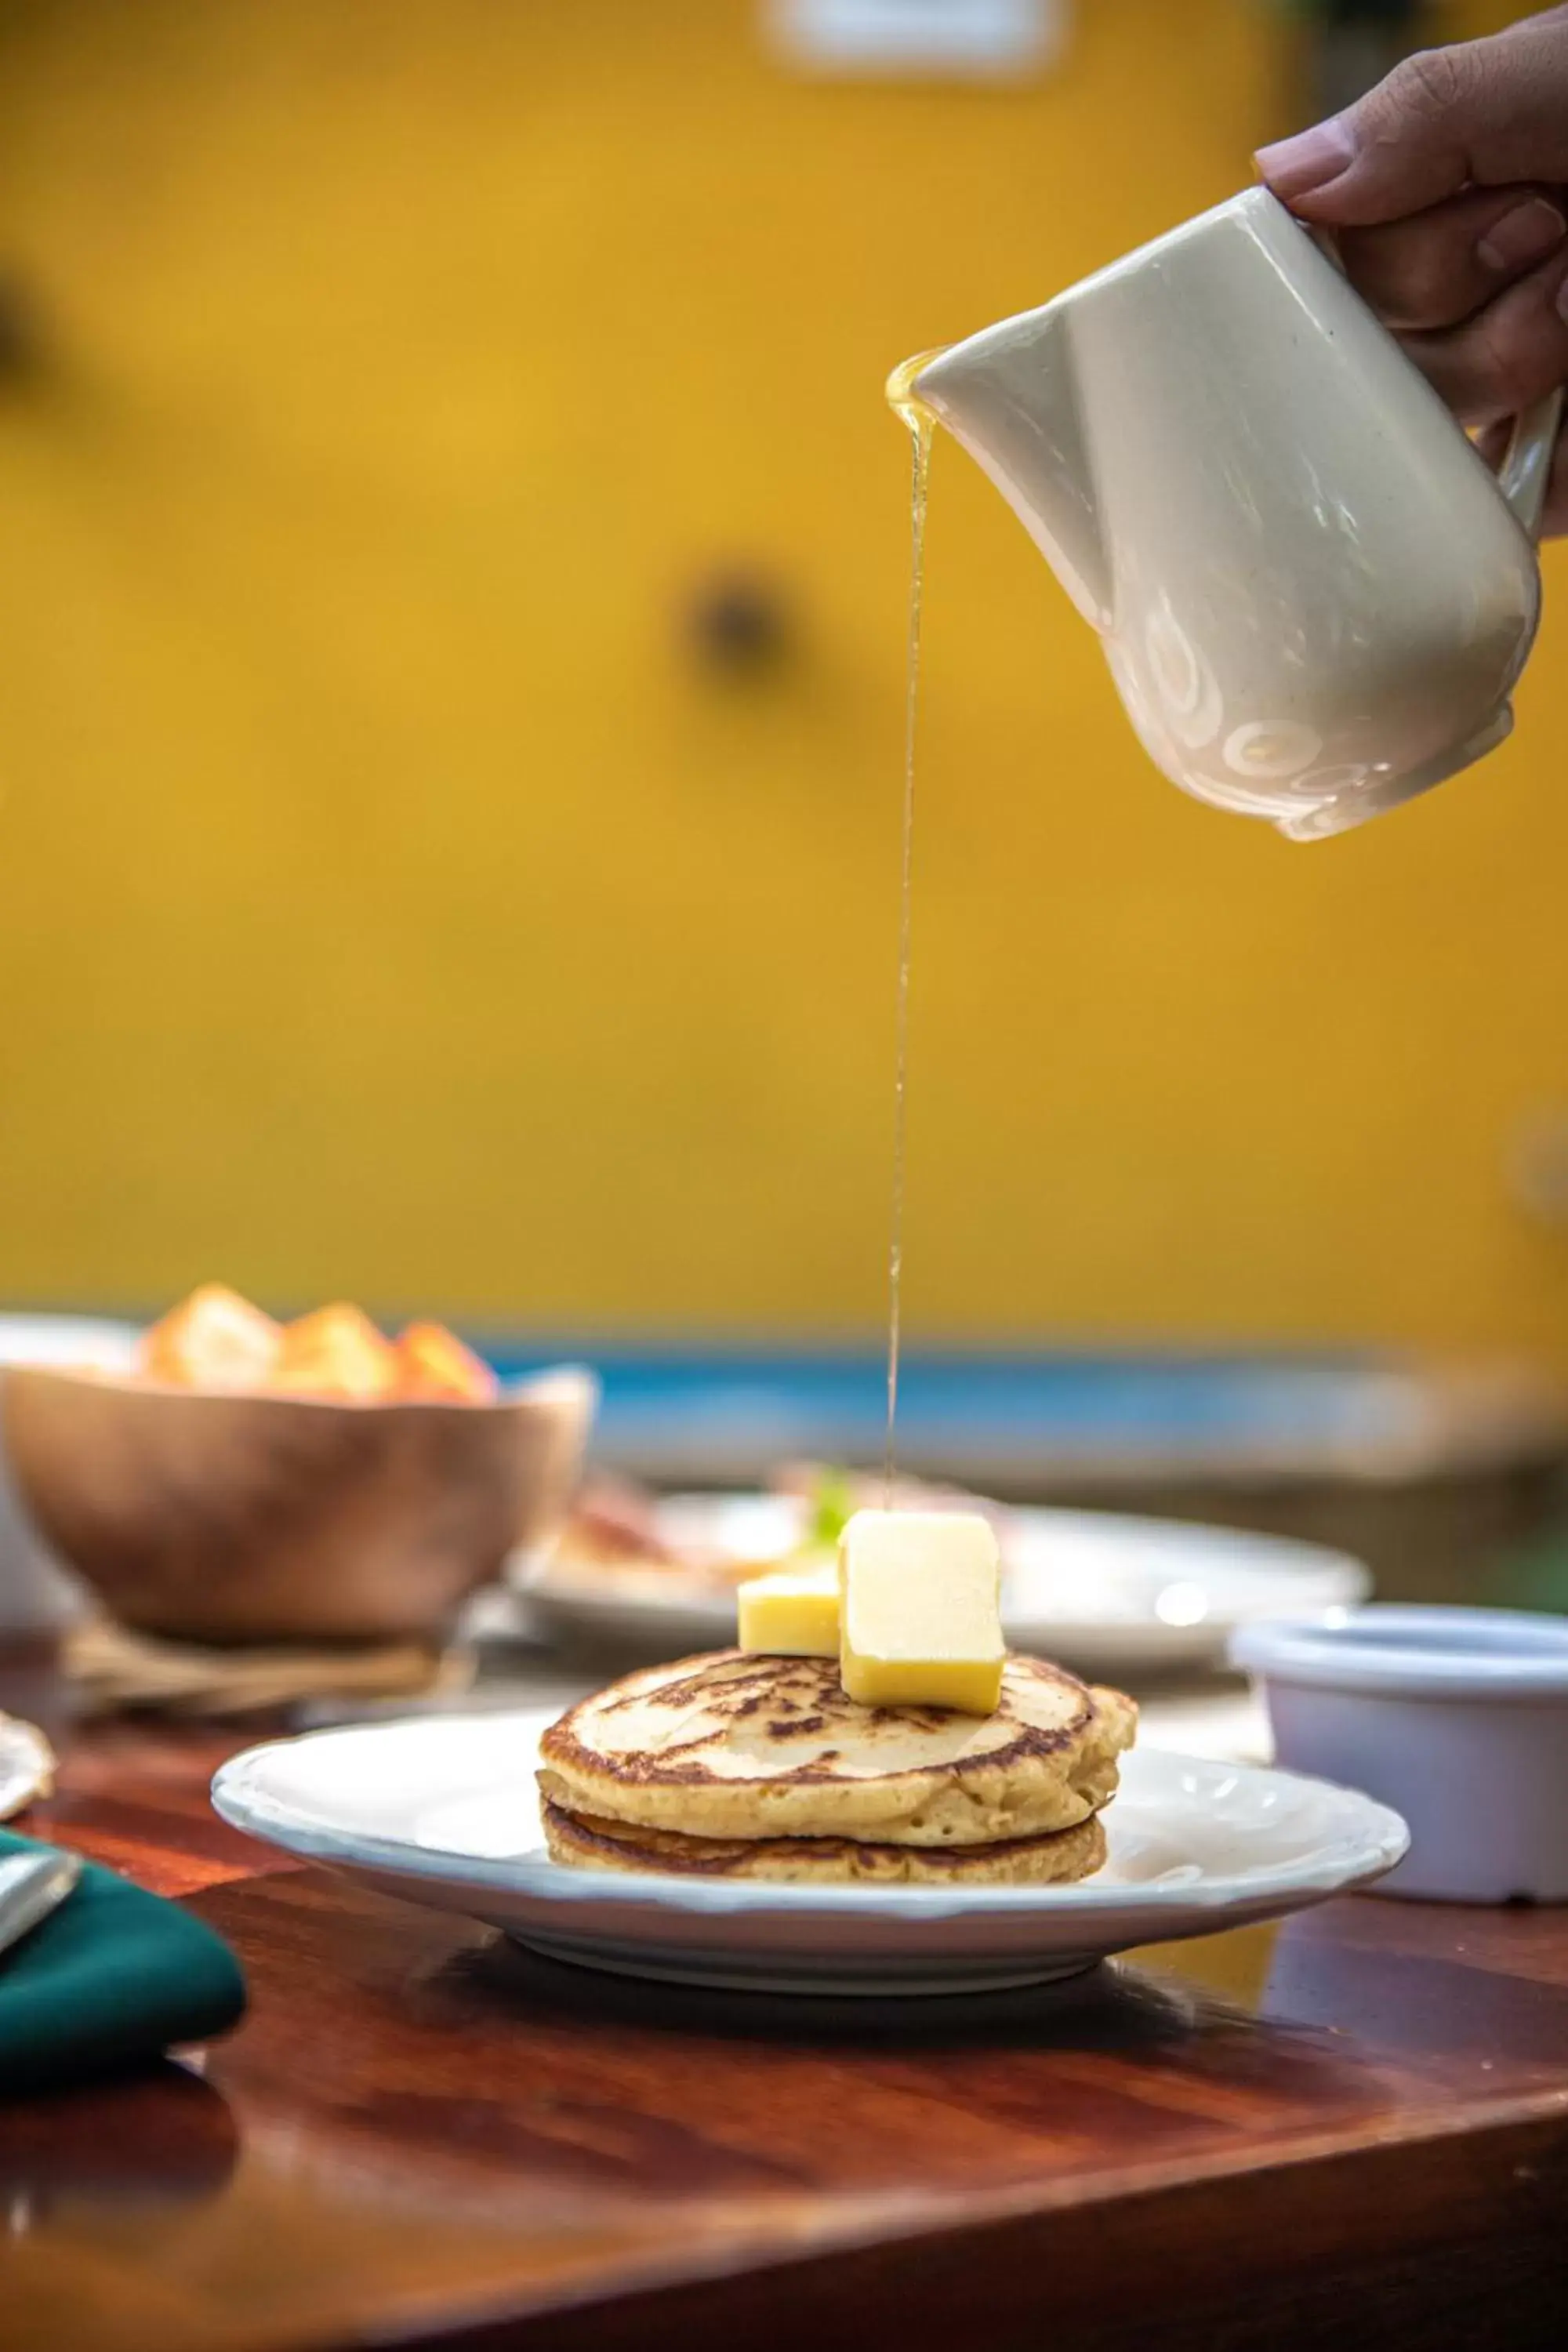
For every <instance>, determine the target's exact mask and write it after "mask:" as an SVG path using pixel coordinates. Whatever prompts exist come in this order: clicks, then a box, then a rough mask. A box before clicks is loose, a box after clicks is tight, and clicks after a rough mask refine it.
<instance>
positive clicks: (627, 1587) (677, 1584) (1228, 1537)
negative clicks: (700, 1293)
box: [526, 1495, 1372, 1677]
mask: <svg viewBox="0 0 1568 2352" xmlns="http://www.w3.org/2000/svg"><path fill="white" fill-rule="evenodd" d="M657 1524H658V1531H659V1533H660V1535H661V1536H662V1537H663V1538H664V1539H665V1540H666V1542H668V1543H669V1544H670V1545H671V1546H672V1547H674V1548H676V1549H680V1550H682V1551H693V1550H695V1551H701V1552H706V1553H709V1554H710V1555H712V1556H713V1557H715V1558H716V1559H723V1560H727V1561H730V1562H733V1563H741V1564H749V1565H750V1566H751V1567H752V1569H753V1570H754V1571H755V1572H757V1573H761V1572H762V1571H763V1570H764V1569H766V1568H768V1567H771V1566H774V1565H776V1564H777V1562H778V1561H779V1559H781V1558H782V1557H783V1556H784V1554H786V1553H787V1552H788V1551H789V1550H790V1549H791V1548H792V1547H793V1546H794V1545H795V1543H797V1542H798V1541H799V1540H800V1537H801V1533H802V1530H803V1528H804V1526H805V1507H804V1506H803V1505H801V1504H799V1503H797V1502H796V1501H795V1500H794V1499H793V1498H792V1497H790V1496H779V1495H672V1496H668V1497H667V1498H666V1499H665V1500H664V1501H663V1502H662V1503H660V1504H659V1506H658V1514H657ZM1002 1528H1003V1538H1002V1540H1003V1550H1004V1554H1005V1560H1006V1571H1005V1577H1004V1580H1003V1601H1002V1613H1003V1618H1004V1622H1005V1631H1006V1634H1007V1639H1008V1641H1009V1643H1011V1645H1012V1646H1013V1648H1014V1649H1016V1650H1030V1651H1036V1652H1043V1653H1044V1654H1047V1656H1050V1657H1053V1658H1056V1659H1058V1660H1059V1661H1060V1663H1061V1664H1063V1665H1065V1666H1068V1667H1071V1668H1073V1669H1074V1670H1075V1671H1077V1672H1079V1673H1081V1674H1088V1675H1107V1676H1112V1677H1114V1676H1115V1675H1133V1676H1138V1675H1178V1674H1180V1675H1186V1674H1192V1673H1194V1672H1197V1673H1202V1672H1205V1671H1208V1670H1210V1669H1212V1668H1214V1667H1216V1666H1220V1665H1222V1664H1224V1662H1225V1655H1226V1645H1227V1643H1228V1642H1229V1640H1230V1637H1231V1635H1232V1633H1235V1632H1236V1631H1237V1629H1238V1628H1239V1627H1241V1626H1243V1625H1248V1624H1252V1623H1255V1622H1257V1621H1258V1619H1260V1618H1266V1617H1310V1616H1313V1615H1315V1614H1317V1613H1319V1612H1322V1611H1327V1610H1330V1609H1348V1608H1352V1607H1353V1606H1354V1605H1355V1603H1356V1602H1357V1601H1364V1600H1365V1598H1366V1596H1367V1594H1368V1593H1369V1592H1370V1591H1371V1589H1372V1579H1371V1577H1370V1576H1369V1575H1368V1574H1367V1571H1366V1570H1365V1569H1364V1568H1363V1567H1362V1566H1361V1564H1360V1562H1359V1561H1357V1560H1353V1559H1348V1558H1347V1557H1346V1556H1345V1555H1344V1554H1343V1553H1342V1552H1335V1551H1328V1550H1324V1549H1320V1547H1319V1546H1318V1545H1316V1544H1306V1543H1296V1542H1292V1541H1290V1540H1289V1538H1286V1537H1283V1536H1264V1535H1251V1534H1247V1533H1244V1532H1239V1531H1237V1530H1236V1529H1233V1528H1208V1527H1192V1526H1187V1525H1184V1524H1182V1523H1180V1522H1178V1521H1176V1520H1168V1519H1140V1518H1128V1517H1120V1516H1118V1515H1116V1514H1114V1513H1111V1512H1108V1511H1037V1510H1012V1511H1008V1512H1006V1513H1005V1515H1004V1517H1003V1521H1002ZM526 1591H527V1595H528V1601H529V1604H530V1608H531V1613H532V1615H533V1617H534V1620H535V1622H536V1623H537V1624H538V1626H539V1629H540V1630H541V1631H542V1633H544V1634H545V1635H546V1636H547V1637H550V1638H553V1639H555V1640H558V1641H564V1642H569V1643H570V1642H584V1641H585V1642H589V1643H592V1644H593V1645H594V1646H595V1648H596V1649H599V1650H614V1651H616V1652H618V1653H620V1654H624V1655H625V1656H626V1657H628V1658H637V1659H639V1660H641V1659H648V1660H657V1659H659V1658H668V1657H679V1656H680V1655H682V1654H688V1653H690V1652H693V1651H699V1650H712V1649H721V1648H723V1647H724V1646H725V1645H726V1644H727V1643H731V1642H732V1641H733V1640H734V1638H735V1604H734V1601H733V1600H732V1598H731V1596H730V1594H729V1593H728V1592H727V1591H724V1590H723V1589H722V1587H721V1586H720V1587H718V1588H717V1589H710V1588H709V1587H708V1586H706V1585H704V1583H703V1582H702V1580H700V1578H698V1577H694V1576H691V1575H688V1574H686V1573H684V1572H682V1571H681V1570H670V1569H657V1568H656V1569H651V1570H649V1569H630V1570H627V1569H582V1568H575V1567H574V1568H571V1569H568V1568H565V1567H560V1568H557V1567H555V1566H553V1565H552V1564H551V1563H550V1562H548V1561H546V1562H544V1563H543V1564H542V1565H540V1566H538V1567H536V1568H535V1569H534V1570H532V1571H531V1574H530V1575H529V1576H528V1578H527V1580H526Z"/></svg>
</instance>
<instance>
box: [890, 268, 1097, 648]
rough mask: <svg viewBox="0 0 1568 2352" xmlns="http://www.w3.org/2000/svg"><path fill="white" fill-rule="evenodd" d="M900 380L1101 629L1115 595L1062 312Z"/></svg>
mask: <svg viewBox="0 0 1568 2352" xmlns="http://www.w3.org/2000/svg"><path fill="white" fill-rule="evenodd" d="M900 380H903V382H902V388H903V391H904V394H905V396H906V398H907V399H908V400H909V401H910V403H911V404H916V405H918V406H920V407H922V408H925V409H927V410H929V411H930V413H931V415H933V416H935V417H936V418H937V419H938V421H939V422H940V423H941V424H942V425H945V426H946V428H947V430H948V431H949V432H950V433H951V434H952V436H953V438H954V440H955V441H957V442H959V443H960V444H961V446H963V448H965V449H967V450H968V452H969V454H970V456H971V457H973V459H974V461H975V463H976V465H978V466H979V467H980V468H981V470H982V471H983V472H984V474H986V475H987V476H988V477H989V478H990V479H991V480H992V481H993V482H994V484H995V485H996V488H998V489H999V490H1000V491H1001V493H1002V495H1003V497H1004V498H1005V499H1006V501H1007V503H1008V505H1009V506H1010V507H1011V508H1012V509H1013V511H1014V513H1015V514H1016V516H1017V517H1018V520H1019V521H1020V522H1021V523H1022V524H1023V526H1024V528H1025V530H1026V531H1027V532H1028V534H1029V536H1030V538H1031V539H1032V540H1033V541H1034V542H1035V544H1036V546H1037V548H1038V549H1039V550H1040V551H1041V553H1042V554H1043V555H1044V556H1045V558H1046V560H1047V562H1048V563H1049V564H1050V566H1051V568H1052V570H1053V571H1054V572H1056V574H1057V577H1058V579H1059V580H1060V582H1061V583H1062V585H1063V586H1064V587H1065V588H1066V590H1067V592H1068V595H1069V596H1070V597H1071V598H1072V600H1073V602H1074V604H1076V605H1077V606H1078V608H1079V612H1080V613H1081V614H1083V616H1084V618H1085V620H1086V621H1088V622H1089V623H1090V625H1092V626H1093V627H1095V628H1097V629H1099V630H1101V631H1104V630H1105V629H1107V628H1109V626H1110V620H1111V614H1112V612H1113V609H1114V604H1115V595H1114V587H1113V582H1112V577H1111V570H1110V562H1109V561H1108V559H1107V555H1106V550H1105V544H1104V540H1103V537H1102V534H1101V530H1100V515H1099V510H1098V501H1097V499H1096V495H1095V486H1094V474H1093V468H1092V466H1091V464H1090V462H1089V448H1088V443H1087V440H1086V437H1085V435H1084V431H1083V422H1082V417H1081V415H1080V411H1079V395H1078V383H1077V371H1076V369H1075V367H1074V364H1073V353H1072V341H1071V328H1070V321H1069V320H1068V313H1067V310H1066V307H1065V306H1064V305H1062V304H1060V303H1047V306H1046V307H1045V309H1044V310H1036V311H1033V312H1031V313H1029V314H1028V315H1027V316H1026V317H1025V318H1022V319H1009V320H1004V321H1003V323H1002V324H1001V325H1000V326H998V327H988V328H987V329H986V330H985V331H984V333H982V334H978V335H971V336H970V337H969V338H968V340H967V341H964V342H962V343H953V344H952V345H950V347H949V348H948V349H947V350H946V351H943V352H937V353H935V354H934V356H932V357H931V358H929V359H927V360H925V361H924V362H919V361H914V362H907V363H906V366H905V367H904V368H903V369H900V370H899V371H897V372H896V373H895V377H894V382H895V383H898V382H900ZM889 390H890V388H889Z"/></svg>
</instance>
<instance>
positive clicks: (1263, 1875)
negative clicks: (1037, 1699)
mask: <svg viewBox="0 0 1568 2352" xmlns="http://www.w3.org/2000/svg"><path fill="white" fill-rule="evenodd" d="M549 1719H550V1718H549V1716H548V1714H547V1713H545V1712H544V1711H542V1710H536V1711H534V1712H532V1713H529V1714H517V1715H510V1716H483V1717H458V1718H456V1719H451V1720H447V1721H444V1722H432V1721H424V1722H412V1723H390V1724H377V1725H375V1726H373V1727H356V1728H355V1729H353V1730H347V1731H319V1732H312V1733H310V1735H309V1736H308V1737H306V1738H301V1739H286V1740H275V1741H273V1742H271V1743H269V1744H268V1746H266V1747H264V1748H250V1749H248V1750H247V1752H246V1753H245V1754H244V1755H242V1756H237V1757H236V1758H235V1759H233V1760H232V1762H230V1763H228V1764H226V1765H225V1766H224V1768H223V1769H222V1770H221V1771H220V1772H219V1773H218V1776H217V1778H216V1780H215V1781H214V1783H213V1802H214V1804H215V1805H216V1808H217V1810H218V1811H219V1812H220V1813H221V1814H222V1816H223V1818H224V1820H225V1821H226V1822H232V1823H233V1824H234V1826H235V1827H236V1828H237V1829H240V1830H246V1831H248V1832H249V1833H250V1834H251V1835H252V1836H253V1837H259V1838H265V1839H267V1840H268V1841H269V1842H270V1843H272V1844H274V1845H280V1846H282V1847H284V1848H285V1849H286V1850H287V1851H288V1852H289V1853H297V1854H301V1855H305V1856H307V1857H308V1858H309V1859H310V1860H311V1861H314V1862H322V1863H327V1864H331V1866H332V1867H333V1868H335V1869H338V1870H342V1871H344V1872H346V1873H348V1874H349V1875H351V1876H352V1877H354V1878H358V1879H361V1880H363V1882H364V1883H365V1884H366V1885H371V1886H374V1887H377V1888H379V1889H380V1890H381V1891H382V1892H384V1893H385V1894H390V1895H402V1896H404V1897H405V1899H406V1900H407V1901H409V1902H413V1903H423V1904H427V1905H429V1906H433V1907H434V1908H435V1909H437V1910H443V1911H457V1912H461V1913H464V1914H466V1915H467V1916H469V1917H472V1918H476V1919H483V1920H486V1921H488V1922H489V1924H490V1925H491V1926H493V1927H502V1928H504V1929H505V1930H506V1932H507V1933H508V1935H510V1936H513V1937H516V1939H517V1940H518V1942H520V1943H521V1944H525V1945H527V1946H528V1947H529V1948H531V1950H534V1951H537V1952H541V1953H543V1954H544V1955H545V1956H546V1957H547V1958H552V1959H558V1960H568V1961H574V1962H575V1963H577V1964H578V1965H580V1966H583V1967H585V1968H591V1969H604V1970H607V1971H608V1972H609V1973H611V1974H613V1975H618V1976H633V1977H649V1978H655V1979H663V1980H667V1981H670V1982H674V1983H681V1984H700V1985H711V1986H722V1987H726V1988H729V1989H731V1990H755V1991H773V1992H824V1993H826V1992H832V1993H847V1992H858V1993H870V1994H879V1995H886V1994H890V1993H897V1994H905V1993H954V1992H975V1991H990V1990H1000V1989H1003V1988H1005V1987H1008V1986H1016V1985H1023V1984H1039V1983H1045V1982H1047V1981H1049V1980H1050V1979H1053V1978H1057V1977H1065V1976H1071V1975H1074V1974H1076V1973H1078V1972H1079V1970H1081V1969H1087V1968H1089V1967H1092V1966H1093V1964H1094V1962H1095V1961H1096V1960H1099V1959H1101V1958H1105V1957H1106V1956H1107V1955H1109V1954H1110V1953H1112V1952H1120V1951H1126V1950H1129V1949H1131V1948H1132V1947H1133V1946H1135V1945H1138V1944H1148V1943H1168V1942H1172V1941H1173V1940H1175V1939H1176V1938H1178V1937H1186V1936H1206V1935H1212V1934H1215V1933H1216V1932H1217V1931H1218V1930H1219V1929H1220V1928H1222V1927H1239V1926H1241V1925H1243V1924H1245V1923H1247V1922H1248V1921H1251V1920H1258V1919H1270V1918H1277V1917H1279V1916H1281V1915H1282V1914H1283V1913H1285V1912H1288V1911H1296V1910H1300V1908H1301V1907H1302V1906H1305V1905H1307V1904H1310V1903H1317V1902H1321V1900H1322V1899H1323V1898H1324V1897H1325V1896H1326V1895H1334V1894H1338V1893H1339V1892H1340V1891H1341V1890H1342V1889H1343V1888H1345V1887H1350V1886H1359V1885H1364V1884H1366V1883H1367V1882H1368V1881H1369V1880H1371V1879H1373V1878H1377V1877H1381V1875H1382V1874H1383V1873H1384V1871H1386V1870H1389V1869H1392V1868H1393V1866H1394V1864H1395V1863H1396V1862H1397V1861H1398V1860H1399V1858H1400V1856H1401V1854H1402V1853H1404V1852H1405V1844H1406V1843H1407V1839H1406V1832H1405V1824H1404V1822H1402V1821H1401V1820H1400V1818H1399V1816H1398V1815H1397V1813H1392V1812H1390V1811H1388V1810H1387V1809H1386V1807H1384V1806H1382V1805H1377V1804H1374V1803H1373V1801H1372V1800H1371V1799H1370V1798H1368V1797H1360V1796H1356V1795H1354V1794H1352V1792H1351V1791H1350V1790H1344V1789H1335V1788H1331V1787H1330V1786H1329V1784H1328V1783H1327V1782H1326V1781H1321V1780H1302V1779H1300V1778H1298V1777H1296V1776H1294V1775H1292V1774H1290V1773H1287V1772H1269V1771H1263V1770H1261V1769H1258V1768H1257V1767H1249V1766H1247V1765H1237V1764H1215V1763H1210V1762H1204V1761H1202V1760H1200V1759H1197V1758H1194V1757H1184V1756H1167V1755H1162V1754H1161V1753H1159V1752H1158V1751H1157V1750H1149V1751H1147V1752H1142V1753H1140V1752H1137V1751H1134V1753H1133V1754H1132V1755H1131V1756H1130V1757H1128V1758H1127V1759H1125V1761H1124V1767H1123V1779H1122V1788H1121V1795H1120V1796H1119V1797H1118V1798H1117V1800H1116V1801H1115V1803H1114V1804H1113V1805H1112V1806H1111V1807H1110V1811H1109V1812H1108V1813H1107V1815H1106V1830H1107V1833H1108V1836H1109V1839H1110V1861H1109V1862H1108V1864H1107V1865H1106V1867H1105V1868H1104V1869H1103V1870H1102V1871H1100V1873H1099V1874H1098V1875H1097V1876H1096V1877H1094V1878H1092V1879H1089V1880H1086V1881H1085V1882H1084V1883H1083V1884H1082V1885H1078V1886H1042V1887H1024V1886H1017V1887H975V1888H971V1889H966V1890H963V1891H960V1890H957V1889H954V1888H952V1887H919V1886H910V1887H904V1886H898V1887H865V1886H833V1887H817V1886H769V1885H758V1884H755V1883H750V1884H748V1883H745V1882H741V1883H736V1882H731V1883H728V1884H723V1883H715V1882H712V1881H703V1880H696V1881H693V1880H687V1879H681V1878H663V1877H655V1876H651V1875H650V1876H648V1877H646V1878H643V1877H622V1876H619V1875H615V1874H608V1873H600V1872H597V1871H591V1870H572V1869H568V1868H564V1867H563V1866H562V1865H560V1864H556V1863H552V1861H551V1860H550V1859H549V1857H548V1856H547V1854H546V1853H545V1852H544V1849H543V1845H542V1841H541V1836H540V1827H539V1811H538V1805H537V1801H536V1798H535V1793H534V1784H533V1768H534V1759H535V1756H536V1753H537V1748H538V1742H539V1738H540V1734H541V1733H542V1730H543V1728H544V1727H545V1724H546V1723H547V1722H548V1721H549Z"/></svg>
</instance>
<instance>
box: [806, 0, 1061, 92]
mask: <svg viewBox="0 0 1568 2352" xmlns="http://www.w3.org/2000/svg"><path fill="white" fill-rule="evenodd" d="M767 16H768V22H769V29H770V31H771V32H772V34H773V39H774V41H775V43H776V45H777V46H778V47H779V48H780V49H781V50H782V51H783V52H784V55H785V56H786V57H787V58H790V59H791V60H792V62H794V63H795V64H797V65H802V66H805V67H807V68H810V69H811V70H813V71H815V72H817V73H837V74H846V75H851V76H855V77H864V76H871V75H875V76H883V75H889V74H898V75H906V74H907V75H918V76H921V77H928V78H929V77H947V78H952V79H963V80H968V81H973V80H982V81H994V80H1005V81H1016V80H1018V79H1022V78H1024V77H1026V76H1028V75H1031V74H1034V73H1037V72H1038V71H1039V69H1040V68H1042V67H1044V66H1046V65H1048V64H1050V63H1051V62H1053V61H1054V59H1055V58H1057V57H1058V55H1059V53H1060V50H1061V47H1062V44H1063V41H1064V39H1065V37H1066V32H1067V0H767Z"/></svg>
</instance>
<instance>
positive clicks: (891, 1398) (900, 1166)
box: [882, 352, 935, 1510]
mask: <svg viewBox="0 0 1568 2352" xmlns="http://www.w3.org/2000/svg"><path fill="white" fill-rule="evenodd" d="M934 357H935V353H934V352H922V353H921V356H920V357H919V358H918V359H913V360H906V361H905V362H903V364H902V366H901V367H898V368H895V369H894V371H893V373H892V374H891V375H890V376H889V379H888V402H889V406H890V407H891V408H892V410H893V413H894V415H897V416H898V417H900V419H901V420H902V422H903V423H904V424H905V425H907V426H908V427H909V432H910V451H911V479H910V621H909V651H908V668H907V673H906V683H905V688H904V800H903V821H902V849H901V854H900V880H899V986H898V1012H897V1021H896V1043H895V1045H894V1050H893V1193H892V1211H891V1217H890V1221H889V1242H888V1433H887V1442H886V1444H885V1447H884V1450H883V1454H882V1507H883V1509H884V1510H891V1508H892V1502H893V1476H894V1472H895V1470H896V1468H897V1463H898V1420H899V1361H900V1343H901V1339H902V1330H903V1279H904V1162H905V1157H906V1144H907V1135H908V1110H909V1103H908V1097H909V1057H910V1056H909V1049H910V939H911V934H912V929H913V914H914V834H915V728H916V722H917V720H918V718H919V715H920V679H921V592H922V589H923V587H924V583H925V530H926V491H927V487H928V484H929V482H930V479H931V427H932V425H933V424H934V422H935V419H934V418H933V417H932V415H931V410H930V409H929V408H927V407H926V406H925V404H923V402H921V400H919V399H917V398H916V396H915V394H914V390H913V384H914V379H915V377H916V376H917V375H918V374H919V373H920V372H921V368H923V367H924V366H925V364H926V362H927V361H928V360H931V359H932V358H934Z"/></svg>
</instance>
